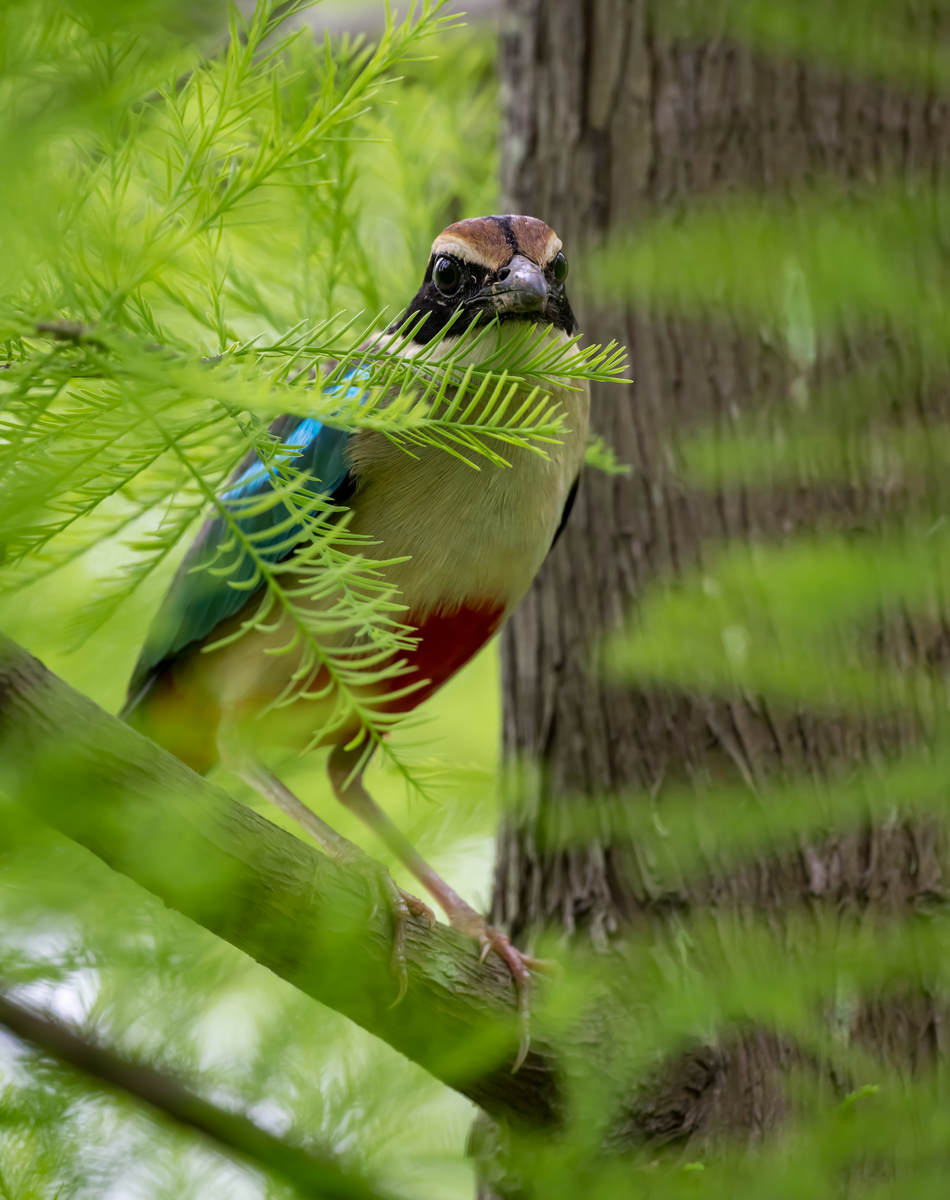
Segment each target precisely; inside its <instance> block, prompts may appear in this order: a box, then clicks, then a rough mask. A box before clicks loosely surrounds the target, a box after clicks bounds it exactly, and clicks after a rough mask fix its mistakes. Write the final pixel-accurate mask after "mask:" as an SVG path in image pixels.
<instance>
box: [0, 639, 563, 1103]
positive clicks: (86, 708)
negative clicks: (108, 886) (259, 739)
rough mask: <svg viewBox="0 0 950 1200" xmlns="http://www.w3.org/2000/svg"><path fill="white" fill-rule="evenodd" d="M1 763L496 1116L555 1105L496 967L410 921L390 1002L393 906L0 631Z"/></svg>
mask: <svg viewBox="0 0 950 1200" xmlns="http://www.w3.org/2000/svg"><path fill="white" fill-rule="evenodd" d="M0 761H2V762H3V764H4V768H5V778H7V779H11V780H12V784H13V787H14V789H15V794H16V798H17V800H18V801H19V802H20V804H21V805H22V806H23V807H25V808H26V809H27V810H28V811H29V812H31V813H32V814H33V815H35V816H36V817H39V818H40V819H42V820H44V821H46V822H48V823H49V824H50V825H52V826H53V827H54V828H56V829H58V830H59V831H60V832H61V833H64V834H65V835H66V836H67V837H70V838H72V839H73V840H74V841H77V842H79V843H80V844H81V845H83V846H85V847H86V848H87V849H88V850H91V851H92V853H93V854H95V855H97V856H98V857H99V858H101V859H102V860H103V861H104V862H105V863H107V864H108V865H109V866H110V867H112V868H113V869H114V870H116V871H120V872H121V873H122V874H124V875H127V876H129V877H130V878H131V879H133V880H135V882H136V883H138V884H140V885H141V886H142V887H144V888H146V889H148V891H150V892H152V893H153V894H154V895H156V896H158V897H160V898H161V899H162V900H163V901H165V903H166V904H168V905H169V906H170V907H172V908H175V909H177V910H178V911H179V912H181V913H184V914H185V915H186V916H187V917H190V918H191V919H192V920H193V921H195V922H197V923H198V924H199V925H203V926H204V927H205V928H206V929H208V930H210V931H211V932H212V933H215V934H216V935H217V936H218V937H220V938H223V939H224V940H225V941H228V942H230V943H231V944H232V945H233V946H236V947H237V948H238V949H239V950H242V951H243V952H244V953H245V954H248V955H250V956H251V957H252V958H254V959H256V960H257V962H259V963H261V965H262V966H265V967H267V968H268V969H270V970H271V971H273V972H274V973H275V974H277V975H279V976H280V977H281V978H283V979H285V980H287V981H288V982H289V983H291V984H293V985H294V986H295V987H296V988H298V989H299V990H300V991H302V992H304V993H305V994H306V995H308V996H312V997H313V998H314V999H315V1000H319V1001H320V1002H321V1003H322V1004H326V1005H327V1006H328V1007H330V1008H333V1009H335V1010H336V1011H338V1012H341V1013H343V1014H344V1015H345V1016H347V1017H349V1018H350V1019H351V1020H353V1021H355V1022H356V1023H357V1024H358V1025H361V1026H362V1027H363V1028H364V1029H366V1030H368V1031H369V1032H370V1033H372V1034H374V1035H375V1036H377V1037H379V1038H381V1039H382V1040H383V1041H385V1042H387V1043H388V1044H389V1045H390V1046H392V1047H394V1048H395V1049H396V1050H399V1051H400V1052H401V1053H403V1054H405V1055H406V1056H407V1057H408V1058H411V1059H412V1060H413V1061H415V1062H417V1063H419V1065H420V1066H422V1067H424V1068H425V1069H426V1070H427V1071H429V1072H430V1073H431V1074H433V1075H434V1076H436V1077H437V1078H438V1079H441V1080H442V1081H443V1082H444V1083H446V1084H448V1085H449V1086H450V1087H453V1088H455V1089H456V1090H458V1091H460V1092H462V1093H463V1094H464V1095H466V1096H468V1097H469V1098H470V1099H471V1100H473V1101H474V1102H475V1103H476V1104H478V1105H480V1106H481V1107H482V1108H483V1109H484V1110H485V1111H486V1112H488V1113H490V1114H491V1115H492V1116H495V1117H501V1118H508V1119H515V1120H518V1121H522V1122H524V1121H527V1122H529V1123H531V1124H539V1123H547V1122H551V1121H553V1120H555V1119H556V1118H557V1116H558V1109H559V1098H558V1094H557V1093H558V1084H557V1080H556V1075H555V1067H554V1058H553V1053H552V1051H551V1049H550V1047H549V1046H546V1045H544V1044H542V1043H540V1042H539V1041H538V1040H537V1039H535V1040H534V1042H533V1044H532V1047H531V1050H530V1052H529V1054H528V1057H527V1059H526V1061H525V1063H524V1064H523V1065H522V1066H521V1068H520V1069H519V1070H518V1071H517V1072H516V1073H514V1074H513V1073H512V1071H511V1065H512V1063H513V1062H514V1058H515V1054H516V1048H517V1042H518V1033H517V1004H516V998H515V994H514V987H513V984H512V980H511V977H510V975H509V973H508V971H507V968H506V967H505V966H504V965H503V964H502V963H501V962H500V961H498V960H496V959H495V958H494V956H490V957H489V958H488V959H487V960H486V961H485V962H484V963H482V962H480V961H479V957H478V954H477V953H476V950H475V947H474V944H473V943H472V942H471V941H470V940H469V939H468V938H465V937H463V936H462V935H461V934H459V933H456V932H455V931H454V930H452V929H449V928H448V927H446V926H444V925H436V926H435V928H434V929H429V928H428V926H427V925H426V923H425V921H424V920H422V919H413V920H412V921H411V922H410V926H409V930H408V936H407V944H406V955H407V965H408V989H407V992H406V995H405V996H404V998H403V999H402V1000H401V1002H400V1003H398V1004H395V1005H394V1004H393V1000H394V999H395V996H396V980H395V978H394V976H393V974H392V970H391V951H392V929H391V921H390V917H389V913H388V912H385V911H382V909H381V908H380V907H379V906H378V904H377V903H376V898H375V895H374V890H373V889H372V888H371V886H370V885H369V884H368V882H367V881H366V879H365V877H364V876H363V875H361V874H359V873H358V872H357V871H354V870H353V869H351V868H347V867H344V866H341V865H339V864H338V863H336V862H334V861H333V860H332V859H330V858H328V857H327V856H326V855H324V854H321V853H320V852H319V851H317V850H316V849H313V848H311V847H310V846H309V845H307V844H306V843H304V842H302V841H301V840H300V839H299V838H296V837H294V836H293V835H292V834H290V833H288V832H286V831H285V830H283V829H280V828H279V827H277V826H275V825H272V824H271V823H270V822H269V821H267V820H265V818H263V817H261V816H260V815H259V814H257V813H255V812H253V811H252V810H251V809H249V808H247V807H246V806H245V805H243V804H239V803H238V802H237V801H235V800H233V799H232V798H231V797H230V796H228V795H227V794H226V793H225V792H224V791H222V790H221V789H220V788H218V787H216V786H214V785H213V784H210V783H208V782H207V781H206V780H204V779H202V778H201V777H200V776H198V775H196V774H195V773H194V772H193V771H191V770H189V768H188V767H186V766H185V765H184V764H183V763H181V762H180V761H179V760H178V759H176V758H174V757H172V756H171V755H170V754H168V753H166V752H165V751H164V750H162V749H161V748H160V747H159V746H157V745H155V743H153V742H150V741H149V740H148V739H147V738H144V737H142V736H141V734H139V733H136V732H135V730H133V729H130V728H129V727H128V726H127V725H125V724H123V723H122V722H121V721H119V720H117V719H116V718H115V717H112V716H110V715H109V714H108V713H106V712H104V711H103V710H102V709H100V708H99V707H97V706H96V705H95V704H94V703H93V702H92V701H91V700H89V699H88V698H87V697H85V696H82V695H80V694H79V693H78V692H76V691H74V690H73V689H72V688H70V687H69V685H68V684H66V683H64V682H63V681H62V680H61V679H58V678H57V677H56V676H55V675H53V674H52V673H51V672H49V671H47V669H46V668H45V667H44V666H43V665H42V663H40V662H39V661H38V660H37V659H35V658H33V657H32V655H30V654H28V653H27V652H26V651H25V650H23V649H22V648H21V647H19V646H18V645H16V643H14V642H12V641H10V640H9V639H8V638H5V637H3V636H2V635H0Z"/></svg>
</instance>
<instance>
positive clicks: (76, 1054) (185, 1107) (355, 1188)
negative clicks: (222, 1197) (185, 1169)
mask: <svg viewBox="0 0 950 1200" xmlns="http://www.w3.org/2000/svg"><path fill="white" fill-rule="evenodd" d="M0 1025H3V1026H5V1027H6V1028H7V1029H8V1030H10V1032H11V1033H13V1034H15V1035H16V1037H18V1038H19V1039H20V1040H21V1041H25V1042H29V1043H30V1044H32V1045H33V1046H35V1047H37V1048H38V1049H39V1050H41V1051H45V1052H47V1053H49V1054H52V1055H53V1056H54V1057H55V1058H57V1059H60V1060H61V1061H62V1062H65V1063H68V1064H69V1065H70V1066H72V1067H75V1068H77V1069H78V1070H79V1071H82V1072H83V1073H84V1074H85V1075H89V1076H91V1077H92V1078H94V1079H95V1080H96V1081H98V1082H100V1083H103V1084H105V1085H107V1086H108V1087H111V1088H117V1089H118V1090H119V1091H122V1092H126V1093H128V1094H129V1095H131V1096H134V1097H135V1098H136V1099H138V1100H141V1101H143V1102H144V1103H145V1104H147V1105H149V1106H150V1107H151V1108H154V1109H156V1110H157V1111H158V1112H160V1113H161V1114H162V1115H164V1116H165V1117H169V1118H170V1119H171V1120H172V1121H174V1122H175V1123H176V1124H178V1125H182V1126H185V1127H186V1128H188V1129H191V1130H194V1131H196V1132H198V1133H200V1134H202V1135H203V1136H204V1137H206V1138H209V1139H210V1140H211V1141H213V1142H215V1143H217V1145H218V1146H219V1147H220V1148H221V1149H222V1150H224V1151H225V1152H226V1153H227V1154H229V1155H232V1154H237V1155H239V1156H241V1157H243V1158H245V1159H249V1160H250V1164H251V1165H253V1166H255V1167H263V1168H264V1169H266V1170H267V1171H269V1172H271V1173H272V1174H275V1175H278V1176H280V1177H281V1178H283V1179H284V1180H286V1181H287V1182H288V1183H290V1184H292V1185H293V1186H294V1187H297V1188H299V1189H300V1190H301V1191H302V1192H303V1193H304V1194H305V1195H308V1196H318V1197H321V1198H326V1200H331V1198H332V1200H383V1195H382V1193H381V1192H379V1191H378V1190H376V1189H375V1188H373V1187H371V1186H370V1185H369V1184H368V1183H367V1182H365V1181H364V1180H362V1179H360V1178H359V1176H357V1175H355V1174H354V1173H353V1172H351V1171H349V1170H345V1169H344V1168H343V1167H342V1166H341V1165H340V1163H339V1162H338V1161H337V1160H336V1158H335V1157H334V1156H333V1155H332V1154H330V1153H329V1152H324V1153H323V1154H321V1155H319V1156H318V1155H317V1154H316V1153H314V1152H313V1151H310V1150H305V1149H304V1148H303V1147H301V1146H298V1145H295V1144H293V1143H292V1142H289V1141H287V1140H286V1139H282V1138H278V1137H275V1136H274V1135H273V1134H271V1133H268V1132H267V1131H266V1130H264V1129H261V1127H260V1126H259V1125H255V1124H254V1122H253V1121H250V1120H248V1118H247V1117H245V1116H243V1115H242V1114H240V1113H235V1112H227V1111H224V1110H222V1109H219V1108H216V1107H215V1106H214V1105H213V1104H209V1103H208V1101H207V1100H204V1099H202V1098H201V1097H200V1096H199V1095H197V1094H196V1093H195V1092H193V1091H192V1090H191V1089H190V1088H188V1087H186V1086H185V1085H184V1084H183V1083H181V1082H180V1081H179V1080H177V1079H175V1078H173V1077H172V1076H171V1075H167V1074H164V1073H162V1072H160V1071H157V1070H155V1068H154V1067H151V1066H147V1065H145V1064H144V1063H138V1062H131V1061H129V1060H128V1059H126V1058H123V1057H121V1056H120V1055H118V1054H116V1053H115V1051H113V1050H110V1049H108V1048H106V1047H105V1046H102V1045H98V1044H96V1043H94V1042H91V1041H89V1040H87V1039H86V1038H84V1037H82V1036H80V1034H78V1033H77V1032H75V1031H74V1030H72V1029H69V1028H68V1027H67V1026H66V1025H65V1024H63V1022H61V1021H58V1020H56V1019H55V1018H53V1017H51V1016H49V1015H48V1014H45V1013H40V1012H37V1011H36V1010H35V1009H32V1008H30V1007H28V1006H27V1005H25V1004H23V1003H21V1002H20V1001H18V1000H17V999H15V998H14V997H13V996H12V995H11V994H10V992H9V990H8V988H7V987H6V986H0Z"/></svg>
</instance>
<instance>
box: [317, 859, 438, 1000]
mask: <svg viewBox="0 0 950 1200" xmlns="http://www.w3.org/2000/svg"><path fill="white" fill-rule="evenodd" d="M354 851H355V853H354ZM336 857H337V860H338V861H340V862H343V863H345V864H346V865H347V866H349V867H355V868H356V870H358V871H359V872H360V873H361V874H362V875H363V877H364V878H365V879H367V880H368V882H369V886H370V888H371V889H372V890H375V893H376V896H377V897H378V901H379V905H380V906H382V907H384V908H385V909H386V910H387V911H388V913H389V915H390V917H391V918H392V923H393V949H392V960H391V962H392V970H393V974H394V975H395V976H396V980H397V984H398V990H397V993H396V999H395V1000H394V1001H393V1006H395V1005H397V1004H398V1003H399V1001H400V1000H401V999H402V998H403V996H405V994H406V989H407V987H408V986H409V971H408V967H407V960H406V935H407V933H408V931H409V922H410V921H411V919H412V918H413V917H421V918H422V919H423V920H424V921H425V922H426V924H427V925H428V926H429V928H430V929H431V928H432V927H433V926H434V925H435V913H434V912H433V911H432V909H431V908H430V907H429V906H428V904H424V903H423V902H422V901H421V900H420V899H419V898H418V896H413V895H410V893H409V892H404V891H403V890H402V888H401V887H399V886H397V884H396V882H395V880H394V879H393V877H392V876H391V875H390V874H389V872H388V871H387V870H386V868H385V867H384V866H383V865H382V864H381V863H378V862H376V861H375V860H374V859H372V858H370V857H369V855H368V854H364V853H363V852H362V851H361V850H357V848H356V847H355V846H354V847H353V850H352V851H350V850H347V851H345V852H344V853H342V854H338V855H336ZM374 911H375V908H374Z"/></svg>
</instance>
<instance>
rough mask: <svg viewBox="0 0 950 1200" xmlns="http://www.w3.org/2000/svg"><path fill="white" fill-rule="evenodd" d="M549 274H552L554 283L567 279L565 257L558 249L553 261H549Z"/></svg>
mask: <svg viewBox="0 0 950 1200" xmlns="http://www.w3.org/2000/svg"><path fill="white" fill-rule="evenodd" d="M551 274H552V275H553V276H554V282H555V283H563V282H564V280H565V279H567V259H566V258H565V257H564V255H563V254H562V253H561V251H560V250H559V251H558V252H557V254H556V255H555V256H554V262H552V263H551Z"/></svg>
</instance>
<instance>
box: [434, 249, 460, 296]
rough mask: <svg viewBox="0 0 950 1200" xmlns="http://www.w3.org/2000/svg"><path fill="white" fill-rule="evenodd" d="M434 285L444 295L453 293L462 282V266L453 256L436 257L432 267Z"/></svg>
mask: <svg viewBox="0 0 950 1200" xmlns="http://www.w3.org/2000/svg"><path fill="white" fill-rule="evenodd" d="M432 279H433V282H434V283H435V286H436V287H437V288H438V289H439V291H440V292H442V293H443V294H444V295H446V296H452V295H454V294H455V293H456V292H457V291H458V290H459V286H460V284H461V282H462V268H461V267H460V266H459V264H458V263H457V262H456V261H455V259H454V258H446V257H445V256H444V255H443V257H442V258H437V259H436V262H435V266H434V267H433V269H432Z"/></svg>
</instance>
